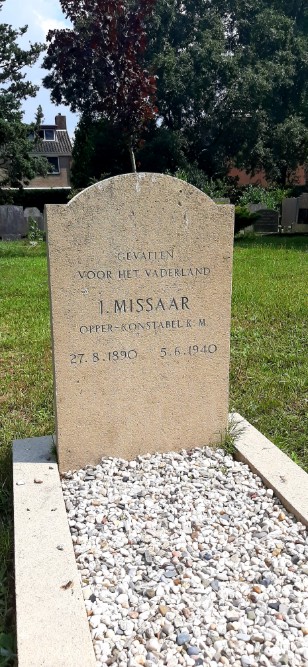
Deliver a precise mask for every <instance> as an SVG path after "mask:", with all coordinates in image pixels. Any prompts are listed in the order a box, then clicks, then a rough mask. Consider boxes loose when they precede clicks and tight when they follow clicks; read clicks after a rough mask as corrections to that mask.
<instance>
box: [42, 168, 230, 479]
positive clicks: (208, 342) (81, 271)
mask: <svg viewBox="0 0 308 667" xmlns="http://www.w3.org/2000/svg"><path fill="white" fill-rule="evenodd" d="M46 221H47V235H48V263H49V282H50V295H51V319H52V335H53V358H54V383H55V403H56V421H57V449H58V458H59V466H60V470H62V471H67V470H69V469H76V468H78V467H81V466H83V465H85V464H93V463H97V462H98V461H99V460H100V458H101V457H102V456H116V457H121V458H124V459H132V458H134V457H135V456H137V455H138V454H145V453H148V452H155V451H168V450H179V449H182V448H191V447H198V446H204V445H207V444H219V443H220V442H221V440H222V438H223V437H224V434H225V432H226V428H227V418H228V385H229V345H230V302H231V274H232V249H233V229H234V213H233V206H228V205H216V204H215V203H214V202H213V201H212V200H211V199H210V198H209V197H207V196H206V195H205V194H203V193H202V192H200V191H199V190H197V189H196V188H194V187H193V186H191V185H189V184H187V183H184V182H183V181H180V180H178V179H176V178H173V177H170V176H163V175H159V174H141V173H140V174H127V175H123V176H117V177H115V178H111V179H108V180H105V181H102V182H101V183H97V184H95V185H93V186H91V187H90V188H88V189H87V190H84V191H83V192H82V193H81V194H79V195H77V196H76V197H75V198H74V199H72V200H71V201H70V202H69V204H67V205H65V206H63V205H48V206H47V207H46Z"/></svg>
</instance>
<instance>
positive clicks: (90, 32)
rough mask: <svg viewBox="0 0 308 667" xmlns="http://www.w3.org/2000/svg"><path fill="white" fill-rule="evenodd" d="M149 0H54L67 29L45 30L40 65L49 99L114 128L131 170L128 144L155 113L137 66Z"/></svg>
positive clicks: (148, 82) (150, 83)
mask: <svg viewBox="0 0 308 667" xmlns="http://www.w3.org/2000/svg"><path fill="white" fill-rule="evenodd" d="M154 2H155V0H135V1H132V0H60V3H61V7H62V10H63V12H64V13H65V15H66V16H67V17H68V18H69V19H70V21H71V22H72V24H73V29H66V30H51V31H50V32H49V33H48V35H47V41H48V42H49V46H48V50H47V55H46V56H45V58H44V63H43V66H44V67H45V68H46V69H48V70H49V71H50V73H49V74H48V75H47V76H46V77H45V78H44V81H43V83H44V86H46V88H49V89H50V90H51V97H52V100H53V101H54V102H56V103H58V104H59V103H63V104H67V105H68V106H70V108H71V110H72V111H80V112H82V113H83V114H84V116H85V117H86V118H88V119H92V120H95V121H97V120H102V119H103V120H107V121H109V122H112V123H113V124H114V125H115V126H117V127H120V129H121V132H122V134H123V137H124V138H125V141H126V144H127V146H128V148H129V151H130V156H131V162H132V168H133V171H136V164H135V157H134V150H133V149H134V144H135V142H136V138H137V137H138V135H139V134H140V132H141V131H142V128H143V127H144V125H145V124H146V123H147V122H148V121H149V120H150V119H151V118H153V117H154V116H155V113H156V109H155V105H154V97H155V89H156V82H155V77H154V76H152V75H151V74H150V73H149V72H148V71H147V70H146V69H145V68H144V65H143V54H144V51H145V47H146V24H147V20H148V18H149V16H150V15H151V12H152V8H153V5H154Z"/></svg>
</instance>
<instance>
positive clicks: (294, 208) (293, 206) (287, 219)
mask: <svg viewBox="0 0 308 667" xmlns="http://www.w3.org/2000/svg"><path fill="white" fill-rule="evenodd" d="M297 215H298V200H297V199H296V197H287V198H286V199H283V200H282V206H281V227H282V228H283V229H288V227H292V226H293V225H295V224H296V222H297Z"/></svg>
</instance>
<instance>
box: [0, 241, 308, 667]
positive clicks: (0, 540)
mask: <svg viewBox="0 0 308 667" xmlns="http://www.w3.org/2000/svg"><path fill="white" fill-rule="evenodd" d="M307 250H308V237H273V236H271V237H259V238H256V239H253V238H250V239H237V240H236V241H235V249H234V274H233V312H232V340H231V394H230V397H231V398H230V407H231V408H233V409H235V410H236V411H237V412H240V413H241V414H242V415H243V416H244V417H245V418H247V419H248V420H249V421H251V423H252V424H254V425H255V426H256V427H257V428H258V429H259V430H260V431H262V432H263V433H264V434H265V435H267V436H268V437H269V438H270V439H272V440H273V442H274V443H275V444H276V445H278V446H279V447H280V448H281V449H283V450H284V451H285V452H286V453H288V454H289V456H291V457H292V458H293V460H295V461H296V462H297V463H299V464H300V465H302V466H303V467H305V468H306V469H308V453H307V445H306V443H307V430H308V429H307V378H308V359H307V350H305V347H307V302H306V293H305V290H306V292H307V274H308V254H307ZM0 298H1V301H0V303H1V306H0V307H1V337H0V414H1V428H2V430H1V442H0V517H1V519H0V521H1V522H2V523H1V524H0V563H6V564H7V567H3V569H2V570H0V652H1V645H2V646H3V647H4V648H5V650H6V651H7V654H6V655H7V657H6V656H5V655H3V656H2V657H1V653H0V665H8V664H10V661H9V654H10V650H11V649H12V647H13V645H12V634H11V633H12V628H13V627H14V612H13V602H12V601H13V594H12V593H13V585H12V584H13V582H12V571H13V568H12V493H11V442H12V440H13V439H14V438H23V437H29V436H38V435H46V434H49V433H53V432H54V417H53V395H52V364H51V346H50V325H49V301H48V287H47V262H46V248H45V245H44V244H38V245H37V246H29V245H28V244H27V243H23V242H15V243H0Z"/></svg>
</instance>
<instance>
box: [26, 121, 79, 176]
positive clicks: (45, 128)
mask: <svg viewBox="0 0 308 667" xmlns="http://www.w3.org/2000/svg"><path fill="white" fill-rule="evenodd" d="M39 137H40V140H39V142H38V143H37V144H36V146H35V150H34V151H33V153H32V155H34V156H35V157H45V158H46V160H48V162H49V165H50V168H51V171H50V173H49V174H47V176H45V177H43V176H36V178H33V179H32V181H30V182H29V183H28V185H27V186H25V187H26V188H70V187H71V165H72V144H71V140H70V138H69V136H68V132H67V128H66V116H62V115H61V114H60V113H59V114H58V115H57V116H56V117H55V124H54V125H41V127H40V131H39Z"/></svg>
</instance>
